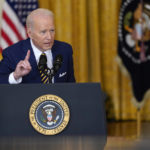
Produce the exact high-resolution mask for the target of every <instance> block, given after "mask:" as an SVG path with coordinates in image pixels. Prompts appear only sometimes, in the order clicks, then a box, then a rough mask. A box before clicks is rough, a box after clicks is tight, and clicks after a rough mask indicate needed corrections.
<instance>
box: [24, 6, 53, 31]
mask: <svg viewBox="0 0 150 150" xmlns="http://www.w3.org/2000/svg"><path fill="white" fill-rule="evenodd" d="M40 15H43V16H50V17H54V13H53V12H52V11H51V10H48V9H44V8H38V9H35V10H33V11H32V12H31V13H30V14H29V15H28V17H27V19H26V26H27V28H31V27H33V24H34V21H33V20H34V19H33V18H34V17H36V16H40Z"/></svg>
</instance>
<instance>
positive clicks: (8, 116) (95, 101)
mask: <svg viewBox="0 0 150 150" xmlns="http://www.w3.org/2000/svg"><path fill="white" fill-rule="evenodd" d="M0 91H1V94H0V97H1V100H0V118H1V121H0V149H6V150H7V149H9V148H10V149H19V148H20V149H22V150H25V149H28V150H30V149H34V148H35V149H36V150H43V149H55V150H57V149H58V150H67V149H68V150H74V149H75V150H80V149H81V150H90V149H91V150H99V149H103V148H104V146H105V144H106V139H107V135H106V118H105V106H104V100H103V97H102V92H101V88H100V84H99V83H64V84H62V83H61V84H46V85H45V84H20V85H0ZM45 94H53V95H57V96H59V97H61V98H62V99H63V100H65V102H66V103H67V105H68V107H69V109H70V120H69V123H68V125H67V127H66V128H65V129H64V130H63V131H62V132H61V133H59V134H57V135H43V134H40V133H39V132H37V131H36V130H35V129H34V128H33V127H32V125H31V123H30V120H29V109H30V107H31V105H32V103H33V102H34V100H35V99H37V98H38V97H40V96H42V95H45Z"/></svg>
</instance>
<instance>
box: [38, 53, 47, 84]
mask: <svg viewBox="0 0 150 150" xmlns="http://www.w3.org/2000/svg"><path fill="white" fill-rule="evenodd" d="M38 68H39V71H40V75H41V81H42V82H43V83H44V84H48V83H49V77H48V68H47V58H46V54H45V53H42V54H41V56H40V59H39V64H38Z"/></svg>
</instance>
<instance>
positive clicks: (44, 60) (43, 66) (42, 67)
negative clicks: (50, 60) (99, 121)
mask: <svg viewBox="0 0 150 150" xmlns="http://www.w3.org/2000/svg"><path fill="white" fill-rule="evenodd" d="M38 68H39V70H41V71H42V70H45V69H46V68H47V57H46V55H45V54H42V55H41V56H40V59H39V63H38Z"/></svg>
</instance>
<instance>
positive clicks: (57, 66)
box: [53, 55, 63, 75]
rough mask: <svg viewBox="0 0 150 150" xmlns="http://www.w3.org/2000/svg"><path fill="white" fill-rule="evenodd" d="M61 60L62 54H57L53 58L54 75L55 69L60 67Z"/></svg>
mask: <svg viewBox="0 0 150 150" xmlns="http://www.w3.org/2000/svg"><path fill="white" fill-rule="evenodd" d="M62 61H63V57H62V55H57V56H56V58H55V60H54V63H53V70H54V75H55V74H56V73H57V71H58V70H59V68H60V67H61V65H62Z"/></svg>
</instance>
